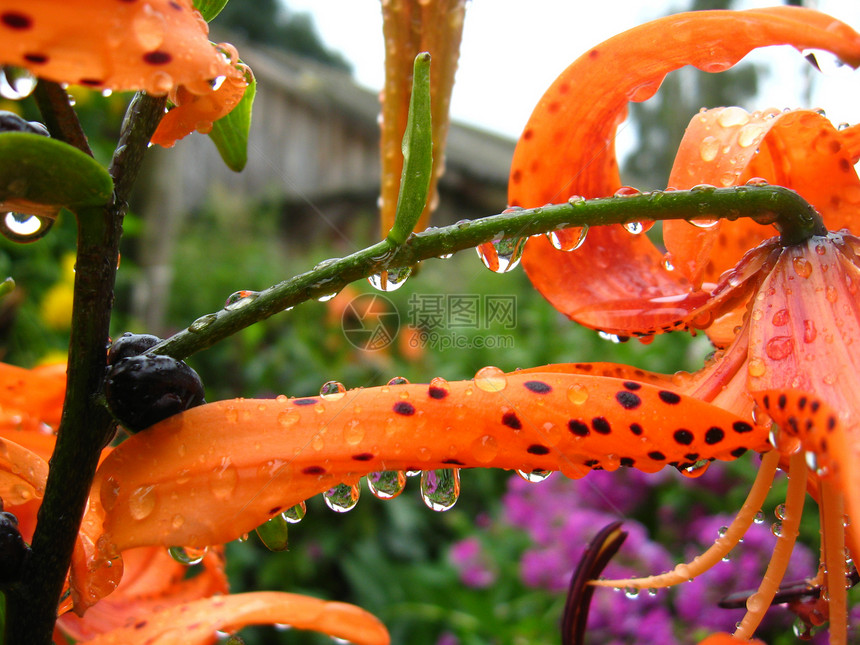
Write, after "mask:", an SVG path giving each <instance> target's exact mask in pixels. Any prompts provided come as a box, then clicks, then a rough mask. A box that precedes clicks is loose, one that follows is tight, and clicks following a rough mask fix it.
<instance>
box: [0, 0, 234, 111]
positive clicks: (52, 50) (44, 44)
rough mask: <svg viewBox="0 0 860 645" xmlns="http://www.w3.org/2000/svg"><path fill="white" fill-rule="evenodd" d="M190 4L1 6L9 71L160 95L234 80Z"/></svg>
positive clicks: (50, 0)
mask: <svg viewBox="0 0 860 645" xmlns="http://www.w3.org/2000/svg"><path fill="white" fill-rule="evenodd" d="M208 32H209V28H208V26H207V25H206V22H205V21H204V20H203V19H202V18H201V17H200V14H199V13H198V12H197V10H196V9H194V8H193V6H192V3H191V0H149V1H148V2H117V1H116V0H71V1H70V0H2V2H0V34H2V39H3V53H2V56H0V58H2V62H3V63H4V64H7V65H17V66H19V67H26V68H27V69H29V70H30V71H32V72H33V74H35V75H36V76H39V77H40V78H47V79H49V80H52V81H56V82H58V83H71V84H79V85H84V86H86V87H92V88H98V89H107V88H110V89H113V90H145V91H146V92H148V93H150V94H157V95H164V94H166V93H167V92H169V91H170V90H172V89H173V88H175V87H177V86H179V85H196V84H198V83H199V82H200V81H205V80H207V79H214V78H217V77H218V76H228V77H235V76H238V74H237V72H236V70H235V69H234V68H233V67H232V65H230V63H229V62H228V61H226V60H224V58H223V57H222V56H221V55H220V54H219V53H218V51H216V49H215V48H214V47H213V46H212V44H211V43H210V42H209V38H208Z"/></svg>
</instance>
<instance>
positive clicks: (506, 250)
mask: <svg viewBox="0 0 860 645" xmlns="http://www.w3.org/2000/svg"><path fill="white" fill-rule="evenodd" d="M525 245H526V238H524V237H504V238H502V239H500V240H494V241H493V242H484V243H483V244H481V245H479V246H478V247H476V249H475V250H476V251H477V253H478V257H479V258H480V259H481V262H483V263H484V266H485V267H487V268H488V269H489V270H490V271H494V272H495V273H507V272H508V271H511V270H512V269H514V268H516V267H517V265H518V264H519V263H520V258H521V257H522V255H523V249H524V248H525Z"/></svg>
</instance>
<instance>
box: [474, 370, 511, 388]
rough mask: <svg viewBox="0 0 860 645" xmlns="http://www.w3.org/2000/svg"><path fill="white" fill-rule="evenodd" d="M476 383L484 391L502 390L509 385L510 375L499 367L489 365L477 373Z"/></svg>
mask: <svg viewBox="0 0 860 645" xmlns="http://www.w3.org/2000/svg"><path fill="white" fill-rule="evenodd" d="M475 385H476V386H477V387H478V389H479V390H483V391H484V392H501V391H502V390H504V389H505V388H506V387H507V385H508V377H507V376H505V373H504V372H503V371H502V370H500V369H499V368H498V367H493V366H491V365H488V366H487V367H482V368H481V369H479V370H478V372H477V373H476V374H475Z"/></svg>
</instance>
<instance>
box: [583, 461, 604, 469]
mask: <svg viewBox="0 0 860 645" xmlns="http://www.w3.org/2000/svg"><path fill="white" fill-rule="evenodd" d="M583 463H584V464H585V465H586V466H588V467H589V468H594V467H595V466H598V465H599V464H600V462H599V461H597V459H588V460H586V461H584V462H583Z"/></svg>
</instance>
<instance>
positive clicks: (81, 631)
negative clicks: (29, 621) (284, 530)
mask: <svg viewBox="0 0 860 645" xmlns="http://www.w3.org/2000/svg"><path fill="white" fill-rule="evenodd" d="M122 565H123V575H122V581H121V582H120V583H119V585H118V586H117V587H116V590H115V591H114V593H112V594H111V595H109V596H108V597H106V598H103V599H101V601H100V602H98V603H96V604H95V605H94V606H92V607H90V608H89V610H88V611H87V613H86V615H85V616H83V617H80V616H75V615H73V614H66V615H64V616H62V617H61V618H60V621H59V622H60V626H61V628H62V630H63V632H64V633H65V634H66V635H68V636H71V637H72V638H74V639H76V640H87V639H90V638H94V637H95V636H98V635H99V634H103V633H107V632H110V631H111V630H114V629H120V628H124V627H132V626H133V625H134V623H136V622H137V621H138V620H140V617H141V616H147V615H149V614H151V613H153V612H157V611H161V610H162V609H166V608H168V607H173V606H176V605H181V604H184V603H187V602H191V601H193V600H199V599H200V598H208V597H210V596H213V595H215V594H225V593H227V591H228V585H227V577H226V575H225V573H224V551H223V548H222V547H216V548H213V549H210V551H209V552H208V553H207V554H206V556H205V557H204V559H203V562H202V563H201V566H202V567H203V570H202V571H199V572H196V573H197V575H195V576H193V577H188V576H187V574H188V567H187V566H185V565H184V564H180V563H179V562H177V561H176V560H174V559H173V558H172V557H171V556H170V555H169V554H168V552H167V550H166V549H165V548H164V547H144V548H141V549H131V550H129V551H126V552H125V553H123V558H122Z"/></svg>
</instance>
